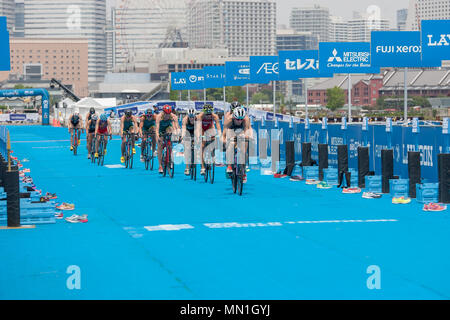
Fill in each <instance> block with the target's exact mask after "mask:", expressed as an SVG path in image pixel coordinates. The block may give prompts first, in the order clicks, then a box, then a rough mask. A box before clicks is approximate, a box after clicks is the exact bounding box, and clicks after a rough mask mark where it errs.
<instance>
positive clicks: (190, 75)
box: [185, 69, 205, 90]
mask: <svg viewBox="0 0 450 320" xmlns="http://www.w3.org/2000/svg"><path fill="white" fill-rule="evenodd" d="M185 73H186V82H187V89H188V90H201V89H203V88H204V84H203V82H204V80H205V76H204V72H203V70H201V69H200V70H198V69H195V70H186V71H185Z"/></svg>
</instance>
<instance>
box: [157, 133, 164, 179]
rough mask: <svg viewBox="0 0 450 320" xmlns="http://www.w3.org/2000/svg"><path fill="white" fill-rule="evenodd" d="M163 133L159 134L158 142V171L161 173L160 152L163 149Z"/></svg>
mask: <svg viewBox="0 0 450 320" xmlns="http://www.w3.org/2000/svg"><path fill="white" fill-rule="evenodd" d="M164 134H165V133H164V132H159V140H158V163H159V171H160V172H162V152H163V148H164Z"/></svg>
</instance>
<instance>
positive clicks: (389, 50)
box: [371, 31, 441, 68]
mask: <svg viewBox="0 0 450 320" xmlns="http://www.w3.org/2000/svg"><path fill="white" fill-rule="evenodd" d="M371 39H372V42H371V52H372V65H373V66H377V67H397V68H402V67H403V68H421V67H439V66H440V65H441V62H440V61H439V63H434V64H433V63H430V62H422V45H421V42H420V31H372V36H371Z"/></svg>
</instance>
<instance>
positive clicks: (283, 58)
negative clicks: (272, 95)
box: [278, 50, 333, 80]
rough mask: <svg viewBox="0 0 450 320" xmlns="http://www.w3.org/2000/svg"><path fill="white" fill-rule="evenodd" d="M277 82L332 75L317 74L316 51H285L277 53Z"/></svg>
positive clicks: (317, 53)
mask: <svg viewBox="0 0 450 320" xmlns="http://www.w3.org/2000/svg"><path fill="white" fill-rule="evenodd" d="M278 60H279V63H280V65H279V69H280V74H279V80H298V79H301V78H319V77H333V75H332V74H330V75H325V74H322V75H320V74H319V51H318V50H286V51H279V52H278Z"/></svg>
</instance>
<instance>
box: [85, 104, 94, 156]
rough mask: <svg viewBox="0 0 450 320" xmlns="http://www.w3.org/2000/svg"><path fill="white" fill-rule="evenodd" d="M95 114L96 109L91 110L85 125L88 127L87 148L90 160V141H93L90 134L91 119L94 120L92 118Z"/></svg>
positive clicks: (86, 128)
mask: <svg viewBox="0 0 450 320" xmlns="http://www.w3.org/2000/svg"><path fill="white" fill-rule="evenodd" d="M94 114H96V113H95V109H94V108H90V109H89V112H88V113H87V114H86V119H85V124H86V127H85V130H86V147H87V149H88V155H89V156H88V158H90V153H91V149H89V146H90V143H89V140H91V141H92V137H91V136H90V134H89V133H90V130H89V121H91V118H92V116H93V115H94ZM94 129H95V126H94Z"/></svg>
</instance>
